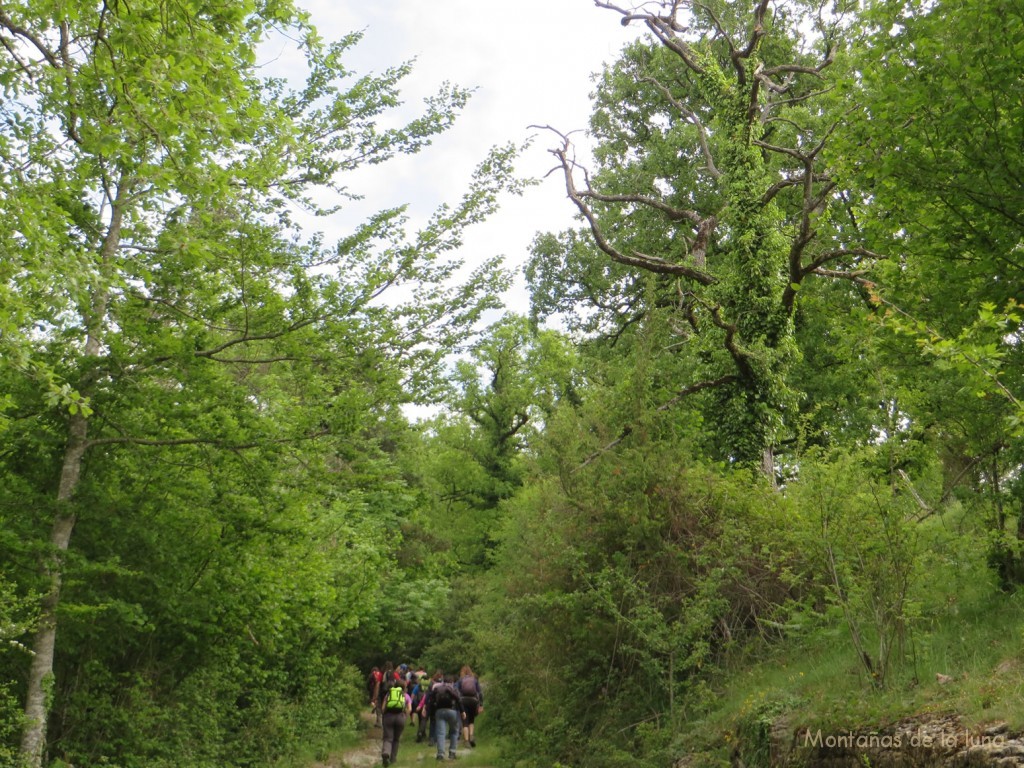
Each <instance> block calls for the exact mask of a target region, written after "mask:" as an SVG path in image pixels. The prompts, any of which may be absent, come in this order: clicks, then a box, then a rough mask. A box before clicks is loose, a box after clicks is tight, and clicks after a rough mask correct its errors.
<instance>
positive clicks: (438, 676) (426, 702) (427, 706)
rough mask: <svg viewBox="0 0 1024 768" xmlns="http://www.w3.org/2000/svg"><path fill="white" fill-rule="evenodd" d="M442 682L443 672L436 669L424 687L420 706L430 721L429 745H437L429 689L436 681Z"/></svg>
mask: <svg viewBox="0 0 1024 768" xmlns="http://www.w3.org/2000/svg"><path fill="white" fill-rule="evenodd" d="M443 682H444V672H442V671H441V670H437V671H436V672H435V673H434V674H433V675H432V676H431V678H430V682H429V683H428V684H427V687H426V695H425V696H424V697H423V702H422V703H421V704H420V707H421V708H422V709H423V712H424V713H425V714H426V716H427V720H428V721H429V722H430V741H429V742H427V744H428V745H429V746H431V747H436V746H437V715H436V714H435V712H434V707H433V697H431V695H430V691H431V690H433V688H434V686H435V685H437V684H438V683H443Z"/></svg>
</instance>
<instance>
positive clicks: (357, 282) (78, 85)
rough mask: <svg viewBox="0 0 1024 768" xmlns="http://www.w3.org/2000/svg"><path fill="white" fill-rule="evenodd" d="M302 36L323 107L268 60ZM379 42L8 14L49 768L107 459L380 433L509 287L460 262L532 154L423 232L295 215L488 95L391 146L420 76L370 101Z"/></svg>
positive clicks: (37, 677)
mask: <svg viewBox="0 0 1024 768" xmlns="http://www.w3.org/2000/svg"><path fill="white" fill-rule="evenodd" d="M279 33H284V34H294V35H296V36H297V39H299V40H300V41H301V46H302V50H303V52H304V55H305V63H306V65H307V68H308V69H307V72H306V81H305V83H304V85H303V86H302V87H300V88H297V89H293V88H292V87H291V86H290V85H289V84H288V83H286V82H285V81H283V80H281V79H279V78H267V77H265V76H264V75H262V74H261V70H260V67H259V46H260V45H261V43H263V42H264V41H265V40H266V39H267V38H268V36H270V35H273V34H279ZM358 37H359V36H358V35H350V36H348V37H345V38H344V39H342V40H341V41H339V42H336V43H330V44H326V43H324V41H323V40H322V39H321V38H320V37H319V36H318V35H317V33H316V30H315V29H313V28H312V27H311V26H310V25H309V23H308V21H307V18H306V16H305V14H304V13H303V12H301V11H300V10H298V9H297V8H296V7H295V6H293V5H292V4H291V3H290V2H274V3H269V4H263V3H261V4H258V5H255V6H248V5H244V4H243V5H237V6H231V7H226V6H225V7H218V8H213V7H211V6H208V5H207V4H204V3H200V2H186V3H178V4H175V5H173V6H171V5H166V4H160V3H150V2H143V3H141V4H139V3H133V4H131V5H127V4H124V3H105V4H101V5H97V6H92V7H88V8H86V7H75V8H68V7H67V6H65V4H63V3H45V2H44V3H38V2H32V3H28V2H20V3H13V4H11V3H9V4H6V5H5V6H4V8H3V9H2V11H0V38H2V42H3V45H4V50H5V56H4V57H3V59H2V60H0V82H2V83H3V85H4V87H5V90H6V92H7V94H8V99H7V100H6V101H5V102H4V103H3V105H2V107H0V108H2V110H3V112H4V118H5V119H4V121H3V128H2V129H0V130H2V136H0V153H2V155H3V161H4V162H3V164H2V165H3V168H4V172H3V173H4V182H5V183H4V185H3V192H2V193H0V194H2V196H3V197H2V199H3V205H4V211H5V216H4V217H3V224H2V225H0V248H2V249H3V251H4V253H5V258H4V260H3V263H4V267H3V270H4V271H3V273H2V274H0V277H2V278H3V279H2V281H0V285H2V287H0V294H2V295H3V296H5V297H13V298H14V301H13V302H12V303H11V304H9V305H8V304H5V309H4V310H3V313H2V318H0V344H2V345H3V348H4V353H5V356H4V359H5V361H6V362H5V371H4V376H3V378H4V380H5V382H10V383H11V385H12V386H11V389H10V390H8V393H9V394H7V395H6V400H5V401H4V402H3V403H0V408H2V409H4V410H6V412H7V413H11V412H13V413H15V414H16V416H17V419H18V421H19V423H21V424H23V425H26V427H25V428H23V429H21V430H20V431H19V432H18V434H15V435H13V436H12V437H13V446H12V449H11V451H10V452H9V453H8V454H7V456H8V458H10V457H12V456H15V455H16V452H17V450H18V449H19V446H26V447H27V446H31V447H32V451H33V453H34V454H35V455H39V456H41V457H44V458H45V459H46V469H45V470H44V471H41V472H40V471H39V470H38V468H34V469H33V478H32V479H33V482H37V483H41V484H42V485H41V487H39V488H38V489H37V490H39V491H43V490H45V491H46V492H48V493H51V494H52V498H53V499H54V503H53V504H52V517H51V521H52V526H51V529H50V533H49V536H48V541H49V547H48V550H47V553H46V554H45V556H43V557H42V563H41V565H42V568H43V572H44V582H43V588H42V591H43V593H44V598H43V600H42V604H41V609H40V619H39V629H38V632H37V633H36V637H35V640H34V642H33V657H32V665H31V671H30V674H29V678H28V688H27V694H26V707H25V713H26V727H25V731H24V737H23V740H22V754H23V757H24V760H25V762H26V764H28V765H30V766H39V765H41V763H42V759H43V753H44V750H45V746H46V720H47V711H48V707H49V704H48V692H49V691H50V690H51V689H52V674H53V670H54V658H55V652H56V630H57V621H58V607H59V604H60V600H61V590H62V580H63V574H64V570H65V553H66V552H67V551H68V548H69V545H70V543H71V537H72V533H73V531H74V530H75V527H76V524H77V523H78V521H79V519H80V518H81V517H82V516H83V515H85V516H88V515H89V514H90V513H91V511H92V510H90V509H89V508H88V505H87V501H86V500H85V499H83V498H81V497H80V495H79V491H80V490H81V489H82V487H83V481H84V480H85V479H87V478H88V477H89V475H90V474H91V473H93V472H98V471H102V470H103V467H104V464H105V461H104V460H103V457H105V456H106V455H107V454H109V453H111V452H116V451H118V450H121V449H126V450H132V451H138V450H145V449H146V448H161V449H163V448H174V447H178V448H180V449H181V450H184V451H188V450H192V449H194V448H195V447H197V446H206V447H207V448H208V449H211V450H215V451H219V450H226V451H229V452H233V453H244V452H246V451H256V452H259V451H260V450H262V449H263V448H264V447H266V446H273V445H277V446H281V445H293V446H298V445H302V444H304V443H306V442H308V441H311V440H314V439H316V438H318V437H324V436H328V435H338V434H344V433H345V430H346V428H348V429H350V430H352V429H356V428H357V427H359V426H361V425H362V424H364V423H365V422H364V421H363V417H362V416H361V413H362V409H363V408H365V407H367V406H369V407H371V408H378V409H379V408H382V407H383V408H391V407H394V406H395V405H396V404H397V403H398V402H401V401H402V400H403V399H408V398H409V397H413V396H415V393H416V392H417V391H420V392H422V391H423V389H422V386H421V385H422V384H423V383H424V382H425V381H427V380H429V378H430V376H429V373H428V372H427V371H428V369H429V368H430V367H431V366H432V365H435V364H437V362H438V361H439V359H440V358H441V357H442V356H443V354H444V350H445V349H446V346H447V345H450V344H451V343H452V342H453V341H454V340H455V339H458V338H460V337H461V336H462V334H463V333H464V332H465V329H466V328H467V327H468V326H469V325H470V324H471V323H472V322H473V321H474V320H475V319H476V318H477V317H478V316H479V313H480V312H481V311H482V310H483V309H484V308H486V307H487V306H490V305H492V304H493V303H494V300H493V297H494V295H495V292H496V290H497V289H498V288H500V287H501V286H502V285H503V284H504V283H503V281H504V279H505V278H504V274H503V273H502V272H501V270H500V269H498V268H497V267H496V264H495V263H493V262H487V263H486V264H484V265H482V266H481V267H480V269H478V270H477V271H476V272H474V273H473V275H472V276H470V277H469V278H468V279H467V280H466V281H465V282H464V283H463V284H462V285H458V286H453V285H452V284H451V282H450V280H449V278H451V276H452V275H453V274H454V273H455V270H456V269H457V267H458V265H457V264H456V263H455V262H453V261H452V260H450V259H447V258H446V256H445V254H447V253H448V252H450V251H451V250H452V249H453V248H454V247H455V246H456V245H457V244H458V242H459V238H460V233H461V231H462V230H463V228H464V227H466V226H468V225H469V224H471V223H473V222H474V221H477V220H479V219H480V218H481V217H482V216H484V215H486V213H487V212H488V211H489V210H491V209H492V208H493V206H494V205H495V202H496V195H497V192H498V190H499V189H501V188H502V187H505V186H509V185H510V168H509V163H508V161H509V159H510V158H511V156H512V154H513V152H512V150H511V149H504V150H496V151H495V153H494V154H493V156H492V157H491V158H489V159H488V160H487V161H486V162H485V163H484V164H483V165H482V166H481V170H480V173H479V175H478V176H477V178H476V179H475V180H474V181H473V183H472V185H471V187H470V190H469V192H468V193H467V194H466V195H465V197H464V198H463V200H462V201H461V202H460V203H459V204H458V205H456V206H454V207H448V206H444V207H442V208H441V209H439V211H438V212H437V214H436V215H435V216H434V217H433V219H432V220H431V221H430V222H429V223H428V225H427V226H426V227H425V228H424V229H423V230H422V231H421V232H420V233H418V234H417V235H416V236H415V237H413V238H411V239H407V238H406V237H405V235H404V232H403V221H404V219H403V214H402V210H401V209H394V210H386V211H381V212H380V213H378V214H376V215H375V216H373V217H371V218H370V219H369V220H368V221H367V222H365V223H364V224H362V225H361V226H359V227H358V228H357V229H356V230H355V231H354V232H352V234H351V235H350V236H348V237H346V238H344V239H343V240H341V241H340V242H339V243H337V244H336V245H335V246H330V247H325V246H324V245H323V243H322V242H321V238H319V237H312V238H309V239H307V240H306V241H302V240H301V239H300V238H298V237H297V236H296V235H295V232H294V227H293V224H292V222H291V219H290V216H289V208H290V207H291V206H295V205H300V206H307V207H310V208H312V209H314V210H319V211H320V212H327V209H325V208H324V206H323V205H322V204H318V203H317V202H316V200H317V197H316V196H317V194H318V192H317V191H318V190H327V191H332V190H333V191H334V192H337V193H340V194H341V195H342V196H343V197H342V199H343V198H344V195H346V194H350V193H347V192H346V190H345V188H344V185H343V181H342V178H343V174H344V173H345V172H347V171H351V170H352V169H354V168H357V167H359V166H363V165H372V164H377V163H381V162H384V161H386V160H387V159H388V158H390V157H394V156H395V155H397V154H401V153H407V152H415V151H417V150H419V149H421V148H422V147H424V146H425V145H427V144H428V143H429V142H430V138H431V137H432V136H433V135H435V134H437V133H439V132H441V131H443V130H444V129H445V128H447V127H448V126H449V125H450V124H451V121H452V119H453V118H454V115H455V114H456V113H457V111H458V109H459V108H460V107H461V106H462V104H464V102H465V100H466V98H467V93H466V92H465V91H463V90H461V89H458V88H453V87H445V88H443V89H442V90H441V91H440V92H439V93H438V95H437V96H436V97H434V98H432V99H430V100H428V103H427V105H426V108H425V111H424V113H423V114H422V115H421V116H420V117H417V118H415V119H414V120H412V121H411V122H409V123H408V124H406V125H401V126H399V127H395V128H388V129H382V128H380V127H378V125H377V123H376V120H377V118H378V116H379V115H380V114H381V113H382V112H384V111H385V110H387V109H388V108H390V107H393V106H395V105H396V104H397V103H398V102H397V97H396V89H397V86H398V84H399V82H400V81H401V79H402V78H403V77H404V76H405V75H406V74H407V72H408V71H409V68H408V66H407V65H403V66H399V67H394V68H391V69H388V70H386V71H385V72H384V73H383V74H381V75H379V76H366V77H362V78H357V79H355V80H354V81H352V82H349V83H347V84H346V82H345V81H346V79H347V78H349V77H350V74H349V73H348V72H347V71H346V69H345V68H344V67H343V65H342V63H341V59H342V56H343V55H344V53H345V51H346V49H348V48H349V47H350V46H352V45H354V44H355V43H356V42H357V41H358ZM58 278H59V279H58ZM406 283H412V284H417V285H420V284H422V286H423V293H422V295H421V300H420V301H418V302H417V303H416V304H415V306H409V305H408V304H407V305H405V306H404V307H402V308H400V309H391V308H389V307H388V306H387V305H386V304H385V303H384V302H383V301H382V296H383V295H384V294H385V292H386V291H388V290H390V289H392V288H394V287H396V286H400V285H402V284H406ZM403 387H405V389H404V390H403ZM417 387H420V389H419V390H417ZM30 416H31V419H30V421H31V423H32V424H33V425H34V424H38V425H40V427H41V429H36V430H34V431H33V430H32V429H30V428H28V425H29V417H30ZM0 426H3V424H0ZM94 456H95V459H93V458H91V457H94ZM15 463H16V462H15ZM9 466H13V465H9ZM38 513H40V516H41V510H40V511H38Z"/></svg>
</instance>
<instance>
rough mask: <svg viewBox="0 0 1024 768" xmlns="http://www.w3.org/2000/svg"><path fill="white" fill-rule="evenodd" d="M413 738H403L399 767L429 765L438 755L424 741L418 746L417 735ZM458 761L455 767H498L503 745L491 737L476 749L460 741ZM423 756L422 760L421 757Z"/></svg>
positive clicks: (480, 741)
mask: <svg viewBox="0 0 1024 768" xmlns="http://www.w3.org/2000/svg"><path fill="white" fill-rule="evenodd" d="M413 736H414V737H413V738H412V739H409V740H408V741H406V739H405V737H404V736H403V738H402V748H401V752H400V753H399V756H398V765H399V766H402V765H405V764H406V763H408V764H413V763H416V764H421V763H420V761H421V760H423V762H425V763H426V764H427V765H429V764H430V763H432V762H433V761H434V755H435V754H436V753H437V748H436V747H430V746H427V743H426V742H425V741H424V742H422V743H420V744H417V743H416V741H415V734H413ZM457 754H458V760H457V761H456V763H455V765H457V766H466V768H474V766H476V768H484V767H485V766H486V767H487V768H493V766H496V765H498V760H499V757H500V755H501V743H500V741H495V740H494V739H493V738H491V737H489V736H488V737H486V738H484V739H481V740H479V741H478V742H477V746H476V747H469V746H467V745H465V744H463V743H462V741H461V740H460V741H459V747H458V753H457ZM421 755H422V758H421V757H420V756H421Z"/></svg>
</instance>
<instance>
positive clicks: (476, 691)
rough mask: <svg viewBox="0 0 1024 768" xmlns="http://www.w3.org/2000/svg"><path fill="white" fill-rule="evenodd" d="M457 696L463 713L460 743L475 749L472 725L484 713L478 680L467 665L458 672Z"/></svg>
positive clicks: (474, 735) (482, 696)
mask: <svg viewBox="0 0 1024 768" xmlns="http://www.w3.org/2000/svg"><path fill="white" fill-rule="evenodd" d="M459 694H460V698H461V699H462V709H463V711H464V712H465V717H464V719H463V721H462V741H463V742H464V743H467V744H469V746H471V747H475V746H476V733H475V732H474V731H475V728H474V727H473V723H474V722H475V721H476V716H477V715H479V714H480V713H482V712H483V711H484V692H483V689H482V688H481V687H480V678H479V677H477V676H476V675H475V674H473V669H472V667H470V666H469V665H468V664H467V665H465V666H464V667H463V668H462V669H460V670H459Z"/></svg>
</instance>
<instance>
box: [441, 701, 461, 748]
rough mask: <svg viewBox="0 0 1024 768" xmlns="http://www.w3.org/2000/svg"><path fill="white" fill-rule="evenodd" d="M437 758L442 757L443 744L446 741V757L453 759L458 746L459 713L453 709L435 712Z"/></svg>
mask: <svg viewBox="0 0 1024 768" xmlns="http://www.w3.org/2000/svg"><path fill="white" fill-rule="evenodd" d="M436 715H437V756H438V757H444V742H445V739H448V742H449V744H448V756H449V757H454V755H455V748H456V747H457V746H458V745H459V713H458V712H457V711H456V710H454V709H439V710H437V713H436Z"/></svg>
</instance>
